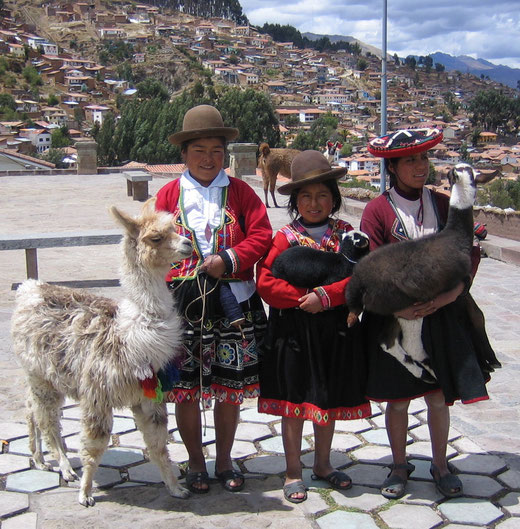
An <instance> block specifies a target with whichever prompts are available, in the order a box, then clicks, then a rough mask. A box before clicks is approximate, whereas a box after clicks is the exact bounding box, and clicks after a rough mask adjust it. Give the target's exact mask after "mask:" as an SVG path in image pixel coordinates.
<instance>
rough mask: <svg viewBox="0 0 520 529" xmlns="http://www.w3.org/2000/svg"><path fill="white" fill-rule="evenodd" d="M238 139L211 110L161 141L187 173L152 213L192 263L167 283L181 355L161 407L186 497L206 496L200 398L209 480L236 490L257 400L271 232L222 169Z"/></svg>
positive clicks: (161, 195) (201, 109)
mask: <svg viewBox="0 0 520 529" xmlns="http://www.w3.org/2000/svg"><path fill="white" fill-rule="evenodd" d="M237 135H238V130H237V129H235V128H230V127H225V126H224V123H223V121H222V117H221V115H220V113H219V111H218V110H217V109H216V108H214V107H212V106H209V105H200V106H197V107H194V108H192V109H190V110H188V112H186V115H185V116H184V122H183V129H182V131H180V132H177V133H176V134H173V135H172V136H170V138H169V140H170V142H171V143H173V144H175V145H180V146H181V152H182V156H183V158H184V162H185V164H186V170H185V171H184V173H183V174H182V176H181V177H180V178H179V179H177V180H174V181H172V182H170V183H168V184H167V185H165V186H164V187H163V188H162V189H161V190H160V191H159V192H158V194H157V202H156V207H157V209H160V210H165V211H169V212H171V213H173V215H174V217H175V222H176V225H177V228H178V232H179V233H180V234H182V235H183V236H184V237H187V238H188V239H190V240H191V241H192V243H193V255H192V256H191V257H190V258H189V259H185V260H184V261H181V262H180V263H175V264H174V266H173V267H172V269H171V271H170V273H169V274H168V276H167V278H166V279H167V281H168V283H169V286H170V287H171V289H172V291H173V296H174V298H175V302H176V305H177V307H178V309H179V313H180V314H181V316H183V318H184V335H183V349H184V353H185V358H184V360H183V362H182V366H181V368H180V380H179V381H178V382H177V383H176V384H175V385H174V387H173V388H172V389H171V391H168V392H167V393H166V399H167V400H169V401H170V402H175V403H176V409H175V415H176V419H177V426H178V428H179V432H180V435H181V437H182V440H183V442H184V444H185V446H186V449H187V451H188V454H189V470H188V472H187V475H186V484H187V486H188V488H189V489H190V490H191V491H192V492H194V493H205V492H208V490H209V476H208V472H207V469H206V462H205V458H204V454H203V451H202V430H201V417H200V410H199V401H200V399H202V401H203V404H204V406H205V407H210V406H211V400H212V398H214V401H215V404H214V423H215V438H216V461H215V476H216V477H217V479H218V480H219V481H220V482H221V483H222V485H223V486H224V487H225V488H226V489H227V490H229V491H231V492H236V491H239V490H241V489H242V488H243V486H244V476H243V475H242V474H241V473H240V472H238V471H236V470H234V469H233V466H232V461H231V449H232V446H233V441H234V437H235V432H236V428H237V424H238V418H239V410H240V404H241V403H242V402H243V399H244V398H251V397H256V396H257V395H258V361H257V358H258V354H257V340H258V339H259V337H260V336H261V334H262V333H263V330H264V328H265V321H266V318H265V312H264V310H263V305H262V301H261V299H260V298H259V296H258V294H256V291H255V283H254V281H253V266H254V265H255V263H256V262H257V261H258V260H259V259H260V258H261V257H262V256H263V255H264V254H265V252H266V251H267V249H268V247H269V244H270V242H271V236H272V230H271V225H270V223H269V219H268V217H267V213H266V209H265V206H264V205H263V204H262V201H261V200H260V199H259V198H258V196H257V195H256V193H255V192H254V191H253V190H252V189H251V187H249V185H247V184H246V183H245V182H243V181H241V180H239V179H235V178H230V177H228V176H227V174H226V173H225V172H224V171H223V164H224V156H225V149H226V142H227V141H228V140H232V139H234V138H236V137H237ZM217 280H218V281H217ZM224 289H225V290H226V291H229V290H230V291H231V295H232V298H233V300H234V301H236V303H238V304H239V307H238V308H239V312H240V322H241V325H240V326H238V325H233V324H232V322H231V321H230V318H229V317H228V316H227V314H226V313H225V311H224V308H223V304H222V303H221V298H220V295H219V294H220V293H221V292H222V291H223V290H224ZM202 329H203V332H202ZM163 389H164V388H163Z"/></svg>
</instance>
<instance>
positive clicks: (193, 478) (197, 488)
mask: <svg viewBox="0 0 520 529" xmlns="http://www.w3.org/2000/svg"><path fill="white" fill-rule="evenodd" d="M201 485H206V487H202V486H201ZM186 487H188V490H190V491H191V492H193V493H194V494H206V493H207V492H209V475H208V473H207V472H206V471H202V472H188V473H187V474H186Z"/></svg>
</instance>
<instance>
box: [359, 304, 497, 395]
mask: <svg viewBox="0 0 520 529" xmlns="http://www.w3.org/2000/svg"><path fill="white" fill-rule="evenodd" d="M475 307H476V304H475V302H474V301H473V299H472V298H471V297H470V296H461V297H459V298H458V300H457V301H456V302H454V303H451V304H450V305H446V306H445V307H443V308H442V309H440V310H438V311H437V312H435V313H434V314H432V315H431V316H428V317H426V318H424V320H423V326H422V342H423V347H424V349H425V351H426V353H427V354H428V356H429V358H430V362H431V365H432V368H433V371H434V373H435V375H436V377H437V383H434V384H429V383H427V382H424V381H423V380H421V379H419V378H416V377H414V376H413V375H412V374H411V373H410V371H408V370H407V369H406V368H405V367H404V366H403V365H402V364H401V363H400V362H398V361H397V360H396V359H395V358H394V357H393V356H391V355H390V354H388V353H386V352H385V351H383V350H382V349H381V347H380V346H379V344H380V342H381V330H382V329H384V328H385V326H386V323H387V318H386V317H384V316H378V315H375V314H370V313H365V314H363V321H362V328H363V331H364V335H365V343H366V348H367V354H368V359H369V367H368V385H367V396H368V398H369V399H370V400H374V401H393V400H408V399H413V398H417V397H421V396H423V395H425V394H427V393H430V392H432V391H435V390H438V389H439V388H440V389H442V391H443V393H444V398H445V401H446V404H448V405H450V404H453V402H454V401H456V400H461V401H462V402H463V403H465V404H469V403H471V402H476V401H479V400H486V399H488V398H489V397H488V394H487V390H486V382H487V381H489V379H490V373H491V372H492V371H494V369H495V368H498V367H500V363H499V362H498V360H497V359H496V357H495V353H494V352H493V349H492V348H491V345H490V344H489V341H488V338H487V334H486V331H485V327H484V321H483V316H482V315H481V313H480V316H479V315H478V314H475ZM476 310H477V311H478V312H480V309H478V307H477V309H476ZM480 317H481V318H482V321H479V322H478V325H475V323H476V322H477V320H478V319H479V318H480Z"/></svg>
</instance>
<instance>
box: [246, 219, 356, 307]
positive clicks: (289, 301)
mask: <svg viewBox="0 0 520 529" xmlns="http://www.w3.org/2000/svg"><path fill="white" fill-rule="evenodd" d="M335 223H336V227H337V229H336V230H335V233H336V237H335V238H334V240H333V241H334V243H333V245H332V246H329V245H328V248H330V250H332V251H336V252H337V251H338V249H339V244H340V239H339V237H337V235H338V232H340V233H342V232H347V231H350V230H352V229H353V228H352V226H351V225H350V224H348V223H347V222H344V221H341V220H337V221H335ZM290 246H291V244H290V242H289V241H288V240H287V237H286V236H285V234H284V233H283V232H282V231H279V232H278V233H277V234H276V235H275V237H274V239H273V243H272V245H271V248H270V250H269V252H268V254H267V255H266V257H265V258H264V259H262V260H261V261H260V262H259V263H258V265H257V267H256V290H257V292H258V293H259V294H260V296H261V297H262V299H263V300H264V301H265V302H266V303H267V304H268V305H270V306H271V307H274V308H276V309H289V308H294V307H298V306H299V305H300V302H299V301H298V299H299V298H301V297H302V296H303V295H305V294H307V293H308V292H309V290H308V289H306V288H300V287H295V286H293V285H291V284H290V283H288V282H287V281H284V280H283V279H278V278H276V277H274V276H273V274H272V272H271V267H272V266H273V262H274V260H275V259H276V258H277V257H278V256H279V255H280V254H281V253H282V252H283V251H284V250H287V248H289V247H290ZM349 281H350V277H348V278H346V279H343V280H341V281H338V282H337V283H332V284H331V285H325V286H320V287H317V288H315V289H314V292H316V294H318V296H319V297H320V300H321V303H322V305H323V306H324V307H326V308H328V307H337V306H339V305H344V304H345V288H346V286H347V283H348V282H349Z"/></svg>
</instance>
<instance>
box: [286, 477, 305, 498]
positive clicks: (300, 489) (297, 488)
mask: <svg viewBox="0 0 520 529" xmlns="http://www.w3.org/2000/svg"><path fill="white" fill-rule="evenodd" d="M293 494H303V496H302V497H301V498H295V497H294V496H293ZM283 496H284V498H285V499H286V500H287V501H290V502H291V503H302V502H304V501H305V500H306V499H307V487H305V485H304V483H303V481H301V480H300V481H293V482H292V483H288V484H287V485H284V486H283Z"/></svg>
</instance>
